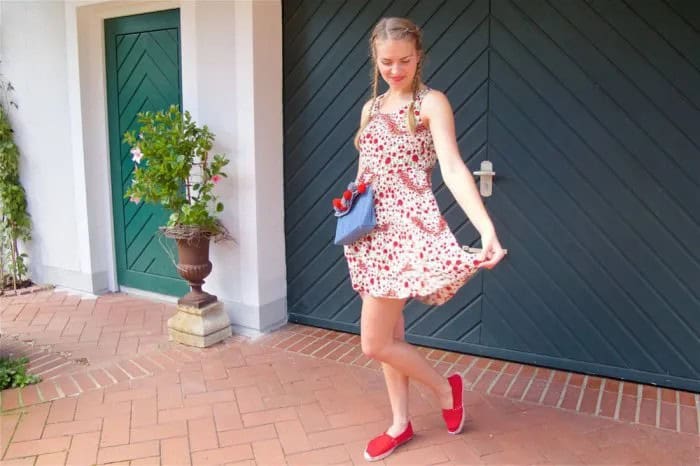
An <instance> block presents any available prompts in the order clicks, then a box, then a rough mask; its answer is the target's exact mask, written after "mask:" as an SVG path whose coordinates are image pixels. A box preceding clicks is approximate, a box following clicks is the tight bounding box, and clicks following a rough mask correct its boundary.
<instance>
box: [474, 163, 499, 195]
mask: <svg viewBox="0 0 700 466" xmlns="http://www.w3.org/2000/svg"><path fill="white" fill-rule="evenodd" d="M479 168H480V170H477V171H475V172H474V176H478V177H479V193H480V194H481V196H482V197H489V196H491V194H493V179H494V177H495V176H496V172H495V171H493V164H492V163H491V162H490V161H489V160H483V161H482V162H481V166H480V167H479Z"/></svg>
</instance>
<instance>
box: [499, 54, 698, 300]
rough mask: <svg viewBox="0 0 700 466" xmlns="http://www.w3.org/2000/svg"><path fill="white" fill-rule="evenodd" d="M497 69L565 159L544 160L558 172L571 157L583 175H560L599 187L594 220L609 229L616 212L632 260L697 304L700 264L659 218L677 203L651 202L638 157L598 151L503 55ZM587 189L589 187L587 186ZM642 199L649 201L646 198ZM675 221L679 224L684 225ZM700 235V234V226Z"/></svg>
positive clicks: (620, 242)
mask: <svg viewBox="0 0 700 466" xmlns="http://www.w3.org/2000/svg"><path fill="white" fill-rule="evenodd" d="M493 68H494V70H495V71H496V72H497V73H498V74H499V80H498V81H495V82H496V84H498V83H499V82H500V88H506V89H509V90H512V91H511V92H510V94H511V98H512V99H518V102H516V103H517V105H518V107H519V108H520V109H523V111H526V112H527V115H528V117H529V119H530V121H532V122H533V124H535V125H536V126H537V127H538V128H539V130H540V131H541V132H543V133H544V132H545V131H546V132H547V136H546V137H547V138H548V140H549V141H551V143H552V144H556V148H557V150H558V151H560V153H561V154H562V156H563V157H559V158H557V159H556V160H553V161H551V162H550V161H547V162H546V163H543V165H544V167H551V168H552V170H555V169H556V167H557V166H558V165H559V162H560V161H563V160H564V159H568V160H570V161H571V164H572V165H573V166H575V170H576V171H577V174H576V175H580V176H576V175H574V174H571V175H568V174H567V173H565V171H568V170H567V168H568V167H566V166H565V167H563V168H562V170H557V171H555V172H554V173H555V176H557V177H563V179H565V180H566V184H567V185H569V184H570V183H576V186H577V187H578V186H579V185H580V184H581V183H583V184H586V185H588V187H589V188H590V189H594V190H595V191H596V192H597V193H598V194H599V196H600V197H601V199H599V204H598V205H597V206H595V208H591V209H590V210H589V215H591V218H592V220H593V221H595V222H596V223H597V224H598V225H600V227H601V228H604V227H605V225H607V224H608V223H607V222H608V221H607V220H605V219H603V218H600V217H601V215H602V214H604V213H605V212H604V210H605V211H608V210H609V211H610V212H609V217H615V218H618V219H621V220H622V221H623V222H624V225H620V226H619V229H621V230H622V233H621V234H619V235H617V236H615V235H611V236H610V239H612V240H613V241H614V242H615V245H616V246H617V247H618V248H619V249H620V250H622V251H625V252H626V253H627V254H628V255H629V258H630V260H631V261H632V262H633V264H634V266H635V267H636V268H637V270H638V271H639V272H640V273H641V274H642V275H644V276H645V277H647V279H649V280H653V282H654V287H655V288H656V289H657V290H658V291H659V292H660V293H661V294H662V295H663V296H664V297H665V299H667V300H669V302H671V303H674V305H676V306H678V307H679V308H686V309H687V308H689V305H690V304H691V303H690V302H689V301H688V300H689V299H692V300H694V299H696V295H695V294H694V293H693V292H692V291H691V289H690V288H689V287H697V284H696V283H697V281H694V283H693V284H691V283H690V282H689V280H688V279H689V278H690V277H694V276H695V277H699V276H700V268H699V267H698V263H697V262H694V261H688V260H687V259H688V258H687V254H688V253H687V251H686V250H685V248H683V246H682V245H681V244H678V242H677V241H676V238H675V236H676V235H675V233H674V232H671V231H670V230H669V229H668V227H667V226H666V225H667V224H668V223H665V222H664V223H661V222H659V217H661V219H662V220H663V219H664V217H665V215H664V214H663V210H657V209H664V208H671V207H672V206H669V205H667V204H663V203H660V202H658V200H656V201H655V202H654V203H653V205H651V206H650V205H649V203H651V200H650V198H652V199H653V196H652V195H650V194H649V191H650V190H649V187H650V186H653V180H651V179H647V177H646V176H645V175H646V173H645V172H642V171H639V170H636V169H637V168H638V164H636V163H634V161H633V160H629V163H627V164H626V165H625V164H624V160H622V162H620V159H622V158H623V157H621V155H623V154H620V156H617V157H610V155H612V154H614V152H612V151H611V150H606V149H607V148H606V147H601V148H600V150H598V152H597V153H593V151H592V150H591V147H590V145H589V144H588V143H587V142H586V141H585V140H584V139H583V137H581V136H580V135H578V134H575V133H574V130H573V129H572V128H574V127H576V128H577V129H578V128H583V125H578V124H577V123H578V122H576V121H574V122H572V123H571V124H566V122H562V121H561V118H560V116H559V115H558V114H557V115H555V114H554V111H553V110H552V108H553V107H552V105H550V106H546V105H543V103H542V100H543V99H542V95H535V93H534V92H533V91H532V90H531V89H529V88H528V87H527V86H525V85H522V83H521V82H519V78H518V77H516V76H515V73H511V72H510V69H509V68H508V67H507V66H505V65H503V62H502V61H501V60H500V58H498V57H494V59H493ZM550 89H551V88H550ZM494 110H495V112H496V114H501V113H503V114H507V113H508V112H511V111H513V110H512V109H508V110H504V111H503V112H499V111H498V108H497V106H496V105H494ZM574 113H577V112H574ZM545 128H546V130H545ZM579 131H580V130H579ZM607 158H610V159H614V160H616V161H617V162H618V163H617V164H616V166H614V167H610V166H609V165H606V164H605V163H604V162H603V159H607ZM625 175H627V176H625ZM630 175H636V176H630ZM569 176H570V177H569ZM578 178H580V181H579V180H578ZM645 181H646V182H645ZM632 183H634V184H632ZM581 188H583V189H582V190H586V188H585V187H584V186H581ZM640 198H642V200H644V201H646V200H649V202H648V203H644V202H641V201H640ZM616 223H617V222H616ZM683 223H685V222H681V225H682V224H683ZM670 224H673V225H678V223H670ZM613 225H615V224H613ZM613 225H611V226H613ZM687 227H688V228H690V229H691V231H693V230H695V228H692V224H689V225H687ZM697 234H698V236H700V230H698V232H697ZM670 264H682V265H681V270H685V271H687V273H688V275H687V276H685V277H684V274H682V273H681V274H679V273H678V269H674V270H673V271H672V270H671V269H670V266H669V265H670Z"/></svg>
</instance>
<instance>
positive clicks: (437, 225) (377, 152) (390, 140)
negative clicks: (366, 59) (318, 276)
mask: <svg viewBox="0 0 700 466" xmlns="http://www.w3.org/2000/svg"><path fill="white" fill-rule="evenodd" d="M429 91H430V89H428V88H425V89H423V90H421V91H420V92H419V93H418V95H417V98H416V103H415V106H414V108H415V110H414V111H415V116H416V131H415V134H411V132H410V131H409V128H408V122H407V117H406V112H407V111H408V108H409V105H405V106H403V107H401V108H400V109H398V110H396V111H394V112H392V113H381V112H380V111H379V110H380V107H381V102H382V99H383V97H384V96H379V98H377V99H376V100H375V103H374V105H373V106H372V108H371V110H370V120H369V123H368V124H367V125H366V126H365V128H364V129H363V131H362V133H361V134H360V141H359V145H360V177H359V179H358V182H359V181H363V182H366V183H370V184H371V185H372V188H373V189H374V197H375V199H374V202H375V210H376V216H377V227H376V228H375V229H374V230H373V231H372V232H371V233H370V234H368V235H366V236H364V237H362V238H360V239H359V240H357V241H355V242H354V243H352V244H350V245H347V246H345V257H346V259H347V261H348V268H349V269H350V280H351V282H352V287H353V289H354V290H355V291H357V292H358V293H360V294H367V295H370V296H374V297H386V298H416V299H418V300H420V301H422V302H424V303H426V304H429V305H440V304H444V303H445V302H447V301H448V300H449V299H450V298H452V297H453V296H454V295H455V293H456V292H457V290H459V288H460V287H461V286H462V285H464V284H465V283H466V282H467V280H469V278H470V277H471V276H472V275H473V274H474V273H475V272H476V271H477V268H476V266H475V265H474V260H475V259H476V257H477V256H476V254H472V253H468V252H466V251H465V250H463V249H462V248H461V247H460V245H459V244H458V243H457V240H456V239H455V237H454V235H453V234H452V232H451V231H450V228H449V227H448V225H447V222H446V221H445V219H444V218H443V217H442V215H441V213H440V209H439V207H438V204H437V201H436V199H435V195H434V194H433V189H432V180H431V175H432V170H433V167H434V166H435V162H436V161H437V154H436V153H435V146H434V145H433V137H432V135H431V133H430V131H429V130H428V128H427V127H426V126H424V125H423V123H422V121H421V118H420V109H421V103H422V101H423V98H424V97H425V95H426V94H427V93H428V92H429Z"/></svg>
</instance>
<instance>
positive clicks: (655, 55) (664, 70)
mask: <svg viewBox="0 0 700 466" xmlns="http://www.w3.org/2000/svg"><path fill="white" fill-rule="evenodd" d="M591 6H592V7H593V9H595V10H596V12H597V13H598V14H599V15H600V16H601V17H603V18H605V20H606V21H607V22H608V24H609V25H610V27H611V28H613V29H615V31H616V32H617V33H618V34H620V36H621V38H624V40H625V41H626V43H627V44H628V47H633V48H634V51H635V54H638V55H639V58H640V60H639V61H640V65H638V66H644V67H649V68H653V72H654V74H655V75H657V74H658V76H663V79H664V80H666V81H667V82H668V84H670V86H669V85H664V84H660V85H659V87H658V89H657V88H656V87H650V88H648V89H647V91H648V95H649V96H654V95H655V94H656V93H657V92H659V91H666V92H668V97H669V98H671V99H672V100H671V101H670V102H664V101H660V102H659V101H658V100H657V101H656V102H657V103H659V104H664V105H665V104H669V103H671V102H674V103H675V101H676V99H679V101H678V102H677V103H678V105H679V107H678V110H679V111H685V110H683V109H684V107H685V106H687V105H691V106H692V107H693V108H694V109H695V111H697V109H698V108H700V88H699V87H698V86H697V85H694V84H693V83H697V82H700V66H697V67H694V66H693V64H692V63H691V62H690V61H689V60H690V59H691V58H692V57H693V55H695V56H696V57H700V54H698V52H697V46H695V47H692V48H691V47H690V43H689V42H688V41H687V40H684V39H683V38H682V36H681V37H677V33H676V32H675V31H673V30H672V29H671V27H674V28H680V29H681V30H683V29H685V30H686V32H685V34H688V31H687V29H688V25H687V23H684V22H683V21H682V20H681V19H680V18H679V17H678V16H677V15H675V14H674V13H673V11H672V10H671V8H669V7H668V6H663V4H661V3H659V2H627V3H626V4H624V5H622V4H620V3H617V2H602V1H600V0H596V1H595V2H591ZM681 34H683V33H681ZM659 38H663V40H658V39H659ZM674 39H676V40H674ZM684 58H687V59H688V60H685V59H684ZM624 63H626V60H625V61H624ZM696 65H700V60H699V61H698V62H697V64H696ZM669 91H671V92H669ZM670 115H671V116H672V117H674V116H675V115H676V113H675V110H674V111H671V112H670ZM674 119H675V118H674ZM690 136H691V137H692V136H693V135H692V134H690ZM696 142H697V140H696Z"/></svg>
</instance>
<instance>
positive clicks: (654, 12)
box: [627, 0, 700, 106]
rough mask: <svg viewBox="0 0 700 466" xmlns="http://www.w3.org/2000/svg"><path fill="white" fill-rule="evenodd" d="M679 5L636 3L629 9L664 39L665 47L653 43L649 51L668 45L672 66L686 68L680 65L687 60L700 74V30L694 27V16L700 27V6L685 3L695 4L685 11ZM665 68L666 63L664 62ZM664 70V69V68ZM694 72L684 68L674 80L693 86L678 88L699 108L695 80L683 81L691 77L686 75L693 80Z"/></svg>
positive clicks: (630, 5)
mask: <svg viewBox="0 0 700 466" xmlns="http://www.w3.org/2000/svg"><path fill="white" fill-rule="evenodd" d="M678 3H680V2H674V1H669V2H667V3H666V4H664V3H660V2H633V3H631V2H630V3H628V4H627V6H628V7H629V8H631V9H632V10H634V12H635V13H636V14H638V15H639V16H640V17H641V18H642V19H643V20H644V21H646V22H647V23H648V24H653V25H654V29H655V30H656V31H658V33H659V35H660V36H661V37H663V39H664V42H665V44H664V43H662V44H661V45H657V44H656V42H657V41H654V43H653V44H649V46H650V47H657V46H658V47H664V48H665V47H666V44H668V46H669V47H670V48H671V50H670V51H667V52H666V53H667V55H668V56H669V57H672V58H673V59H672V60H668V63H670V64H673V65H672V66H683V65H678V62H680V61H683V60H687V61H688V62H689V64H690V65H691V66H692V67H693V68H694V69H695V70H696V71H697V70H700V49H698V47H697V31H698V30H700V27H697V26H696V27H695V30H693V26H692V23H693V16H694V17H695V19H696V20H697V23H698V24H700V8H698V5H697V2H695V1H694V0H688V1H687V2H686V3H687V4H688V5H690V4H694V7H687V8H685V9H683V8H678V5H677V4H678ZM654 55H655V56H656V59H666V57H661V56H659V55H657V54H654ZM664 65H666V62H664ZM664 69H665V66H664ZM692 72H693V71H692V70H686V69H685V67H683V68H681V69H678V72H677V73H674V74H676V76H674V77H675V78H676V79H677V80H678V82H679V83H685V84H690V86H685V87H684V85H683V84H678V86H679V87H680V88H682V89H683V90H684V92H685V93H686V95H687V96H693V98H692V100H693V101H694V103H695V104H696V105H698V106H700V100H699V99H698V97H700V96H698V95H697V94H698V93H699V92H700V90H699V89H698V88H697V87H695V86H693V85H692V80H690V79H684V78H685V76H688V75H687V74H686V73H690V74H689V76H692Z"/></svg>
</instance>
